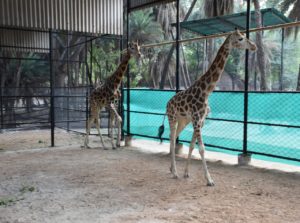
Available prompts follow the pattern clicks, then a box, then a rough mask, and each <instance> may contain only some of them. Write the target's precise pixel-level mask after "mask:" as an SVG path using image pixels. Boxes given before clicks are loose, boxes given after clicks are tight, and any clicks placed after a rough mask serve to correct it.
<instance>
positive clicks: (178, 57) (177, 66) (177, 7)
mask: <svg viewBox="0 0 300 223" xmlns="http://www.w3.org/2000/svg"><path fill="white" fill-rule="evenodd" d="M179 40H180V20H179V0H176V93H177V92H179V91H180V78H179V63H180V51H179V50H180V49H179V47H180V45H179V44H180V43H179ZM178 143H179V135H178V137H177V138H176V144H178Z"/></svg>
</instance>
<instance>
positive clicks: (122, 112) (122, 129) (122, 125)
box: [119, 39, 125, 140]
mask: <svg viewBox="0 0 300 223" xmlns="http://www.w3.org/2000/svg"><path fill="white" fill-rule="evenodd" d="M123 41H124V40H123V39H121V40H120V51H121V52H122V51H123ZM121 59H122V53H120V61H121ZM121 92H122V93H121V100H120V102H119V110H120V113H121V117H122V120H123V121H122V123H121V140H124V138H125V133H124V118H125V115H124V111H125V109H124V94H123V92H124V81H122V82H121Z"/></svg>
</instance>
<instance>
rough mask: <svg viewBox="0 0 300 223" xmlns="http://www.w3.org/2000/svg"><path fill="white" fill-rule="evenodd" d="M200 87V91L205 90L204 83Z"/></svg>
mask: <svg viewBox="0 0 300 223" xmlns="http://www.w3.org/2000/svg"><path fill="white" fill-rule="evenodd" d="M200 87H201V89H202V90H203V91H204V90H205V88H206V84H205V83H201V85H200Z"/></svg>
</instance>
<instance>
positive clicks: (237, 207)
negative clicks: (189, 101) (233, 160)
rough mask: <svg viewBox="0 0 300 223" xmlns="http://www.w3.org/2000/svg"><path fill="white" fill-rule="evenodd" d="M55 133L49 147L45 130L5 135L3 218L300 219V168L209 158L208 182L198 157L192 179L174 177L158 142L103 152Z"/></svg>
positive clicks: (24, 222) (0, 184) (0, 139)
mask: <svg viewBox="0 0 300 223" xmlns="http://www.w3.org/2000/svg"><path fill="white" fill-rule="evenodd" d="M57 135H58V138H59V139H57V145H61V146H57V147H55V148H48V147H46V146H47V145H49V142H50V141H49V140H50V137H49V135H48V132H47V133H46V134H43V131H33V132H21V133H20V132H11V133H4V134H0V222H1V223H6V222H9V223H10V222H11V223H31V222H32V223H35V222H41V223H44V222H45V223H47V222H51V223H53V222H58V223H66V222H70V223H71V222H72V223H77V222H78V223H79V222H83V223H85V222H91V223H95V222H125V223H127V222H141V223H146V222H147V223H148V222H211V223H217V222H222V223H223V222H230V223H231V222H243V223H245V222H255V223H256V222H262V223H265V222H266V223H267V222H270V223H271V222H272V223H276V222H300V220H299V219H300V211H299V207H300V186H299V185H300V174H299V172H283V171H278V170H269V169H266V168H257V167H252V166H250V167H239V166H236V165H229V164H225V163H224V162H223V161H214V162H212V161H209V162H208V167H209V170H210V173H211V175H212V177H213V178H214V181H215V183H216V186H215V187H207V186H206V181H205V180H204V177H203V171H202V165H201V161H200V160H198V159H194V160H193V161H192V162H191V168H190V178H188V179H184V178H183V177H180V178H179V179H177V180H175V179H172V178H171V174H170V172H169V166H170V157H169V156H168V155H167V153H166V152H167V146H159V145H158V143H156V142H151V143H147V142H146V141H136V143H134V144H133V145H134V146H136V147H123V148H122V149H117V150H112V149H109V150H103V149H101V148H99V147H97V146H98V145H99V140H98V138H95V137H94V138H93V139H92V140H91V141H92V143H91V146H92V149H82V148H81V147H80V144H81V143H82V137H80V136H78V135H72V134H67V133H65V132H58V134H57ZM146 143H147V146H146V148H142V147H143V146H142V145H145V144H146ZM107 144H108V145H109V143H108V142H107ZM62 145H64V146H62ZM137 145H138V147H137ZM41 147H45V148H41ZM151 147H152V149H151ZM162 147H163V148H164V151H163V150H162V149H161V148H162ZM39 148H41V149H39ZM210 160H212V159H210ZM184 164H185V159H184V158H182V157H178V158H177V168H178V172H179V174H180V176H183V170H184Z"/></svg>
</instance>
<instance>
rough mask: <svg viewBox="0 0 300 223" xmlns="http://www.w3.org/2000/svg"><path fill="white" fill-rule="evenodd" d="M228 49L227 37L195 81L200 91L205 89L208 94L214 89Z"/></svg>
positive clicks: (229, 48)
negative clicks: (202, 73)
mask: <svg viewBox="0 0 300 223" xmlns="http://www.w3.org/2000/svg"><path fill="white" fill-rule="evenodd" d="M230 51H231V47H230V43H229V37H227V39H226V40H225V42H224V43H223V45H222V46H221V48H220V49H219V51H218V53H217V55H216V57H215V59H214V61H213V62H212V64H211V66H210V67H209V69H208V70H207V71H206V73H205V74H204V75H202V76H201V77H200V78H199V79H198V80H197V81H196V85H197V86H198V87H200V88H201V89H202V91H206V92H207V93H208V94H209V93H211V92H212V91H213V90H214V88H215V86H216V84H217V82H218V81H219V80H220V78H221V74H222V73H223V71H224V67H225V64H226V61H227V59H228V56H229V53H230Z"/></svg>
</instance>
